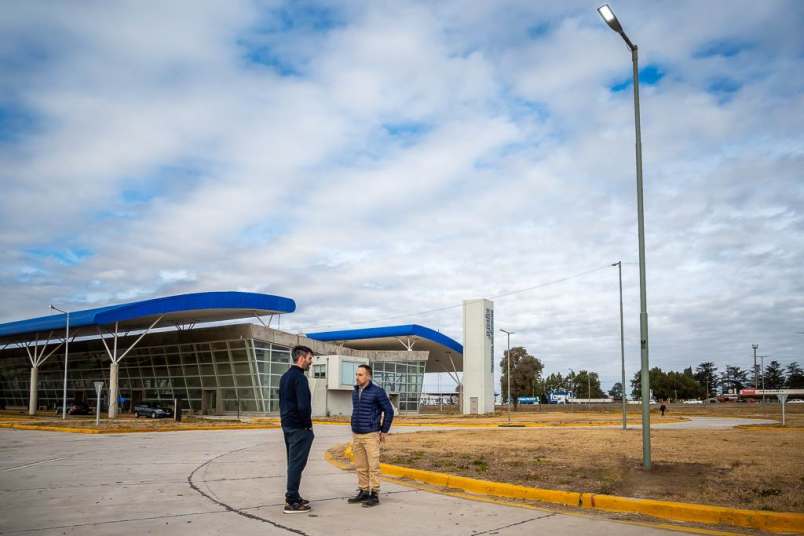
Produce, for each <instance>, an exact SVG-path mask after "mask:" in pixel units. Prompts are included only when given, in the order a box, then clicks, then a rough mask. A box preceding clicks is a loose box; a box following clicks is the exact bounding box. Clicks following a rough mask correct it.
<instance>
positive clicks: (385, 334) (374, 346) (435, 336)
mask: <svg viewBox="0 0 804 536" xmlns="http://www.w3.org/2000/svg"><path fill="white" fill-rule="evenodd" d="M306 336H307V337H308V338H310V339H314V340H317V341H323V342H339V343H343V345H344V346H347V347H350V348H355V349H358V350H402V349H403V348H404V347H403V346H402V345H401V344H400V342H399V340H398V339H400V338H402V337H414V338H416V339H417V341H416V344H415V346H414V348H413V349H414V350H427V351H429V352H430V357H429V358H428V360H427V372H447V371H453V370H463V345H462V344H461V343H459V342H458V341H456V340H455V339H452V338H450V337H447V336H446V335H444V334H443V333H439V332H438V331H435V330H432V329H430V328H427V327H424V326H420V325H419V324H406V325H403V326H384V327H379V328H365V329H348V330H342V331H322V332H318V333H307V334H306Z"/></svg>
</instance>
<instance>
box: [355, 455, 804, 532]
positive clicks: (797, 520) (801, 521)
mask: <svg viewBox="0 0 804 536" xmlns="http://www.w3.org/2000/svg"><path fill="white" fill-rule="evenodd" d="M344 455H345V456H346V457H347V458H349V459H352V458H353V453H352V448H351V446H347V447H346V448H345V449H344ZM380 469H381V471H382V472H383V474H386V475H389V476H395V477H398V478H408V479H411V480H416V481H418V482H424V483H426V484H431V485H435V486H441V487H445V488H458V489H461V490H464V491H466V492H469V493H475V494H478V495H488V496H494V497H506V498H510V499H526V500H534V501H540V502H546V503H552V504H562V505H565V506H577V507H579V508H588V509H595V510H603V511H606V512H619V513H630V514H642V515H646V516H651V517H655V518H659V519H667V520H671V521H686V522H692V523H702V524H706V525H727V526H733V527H744V528H750V529H756V530H762V531H766V532H776V533H794V534H798V533H802V532H804V514H797V513H793V512H764V511H760V510H742V509H738V508H726V507H723V506H710V505H705V504H693V503H680V502H672V501H658V500H653V499H635V498H631V497H617V496H614V495H598V494H595V493H579V492H574V491H562V490H549V489H541V488H532V487H529V486H520V485H517V484H506V483H502V482H492V481H489V480H480V479H476V478H469V477H464V476H455V475H449V474H446V473H437V472H435V471H425V470H422V469H413V468H410V467H402V466H399V465H391V464H387V463H381V464H380Z"/></svg>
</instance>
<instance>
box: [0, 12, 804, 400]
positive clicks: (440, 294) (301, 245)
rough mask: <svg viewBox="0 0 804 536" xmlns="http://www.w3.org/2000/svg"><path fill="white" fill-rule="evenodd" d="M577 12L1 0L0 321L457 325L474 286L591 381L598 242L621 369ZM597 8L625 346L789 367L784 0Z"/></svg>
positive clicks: (606, 197) (613, 274) (791, 66)
mask: <svg viewBox="0 0 804 536" xmlns="http://www.w3.org/2000/svg"><path fill="white" fill-rule="evenodd" d="M597 6H598V4H597V3H596V2H587V1H574V2H569V1H568V2H550V3H547V2H541V3H540V2H533V1H530V0H523V1H514V0H499V1H494V2H490V1H489V2H485V1H481V2H466V1H464V2H454V1H444V2H391V1H388V2H371V1H367V2H305V1H301V2H288V3H283V2H271V1H266V2H252V1H234V0H232V1H228V2H217V1H210V2H204V1H195V0H194V1H192V2H190V1H187V2H180V1H174V2H162V3H159V4H143V3H141V2H134V1H131V2H126V1H119V2H101V1H98V2H85V3H82V4H81V5H80V6H76V5H75V4H72V3H68V2H62V3H58V2H48V3H45V2H22V1H20V2H7V3H6V4H4V8H3V9H2V10H0V185H1V186H2V195H1V196H0V250H1V251H2V252H3V257H4V258H3V262H2V263H0V322H2V321H11V320H18V319H22V318H28V317H34V316H41V315H44V314H47V313H48V304H50V303H55V304H58V305H59V306H60V307H62V308H69V309H82V308H89V307H93V306H101V305H107V304H111V303H120V302H125V301H131V300H136V299H146V298H150V297H157V296H164V295H169V294H175V293H183V292H193V291H209V290H241V291H255V292H265V293H270V294H277V295H281V296H288V297H292V298H294V299H295V300H296V302H297V306H298V308H297V312H296V313H294V314H292V315H288V316H286V317H284V318H283V319H282V329H285V330H289V331H298V332H311V331H321V330H328V329H344V328H352V327H368V326H376V325H389V324H403V323H404V324H407V323H419V324H423V325H426V326H428V327H431V328H434V329H437V330H440V331H442V332H443V333H445V334H447V335H450V336H452V337H454V338H456V339H458V340H459V341H460V340H461V339H462V334H461V329H462V320H461V309H460V304H461V303H462V301H463V300H465V299H470V298H479V297H487V298H493V299H494V303H495V317H496V327H497V328H504V329H507V330H510V331H513V332H515V334H514V335H513V336H512V340H511V343H512V345H516V346H525V347H526V348H527V349H528V351H529V352H530V353H531V354H533V355H535V356H536V357H538V358H539V359H541V360H542V361H543V362H544V364H545V371H546V372H547V373H550V372H562V373H566V372H567V371H568V370H570V369H574V370H576V371H577V370H581V369H591V370H593V371H597V372H599V373H600V375H601V378H602V381H603V386H604V388H608V387H610V386H611V384H612V383H614V382H615V381H617V380H618V378H619V374H620V372H619V371H620V345H619V309H618V307H619V298H618V282H617V269H616V268H613V267H611V264H612V263H614V262H617V261H619V260H622V262H623V292H624V315H625V326H624V327H625V354H626V369H627V375H628V377H629V378H630V377H631V376H632V375H633V373H634V372H635V371H636V370H638V368H639V360H640V356H639V277H638V265H637V261H638V251H637V228H636V214H637V212H636V186H635V171H634V165H635V164H634V115H633V100H632V99H633V93H632V87H633V86H632V82H631V60H630V54H629V51H628V49H627V48H626V46H625V44H624V43H623V41H622V40H621V38H620V37H619V36H618V35H617V34H616V33H614V32H612V31H611V30H610V29H609V28H608V27H607V26H606V25H605V24H604V23H603V21H602V20H601V19H600V17H599V16H598V14H597V12H596V7H597ZM612 7H613V8H614V10H615V12H616V13H617V15H618V16H619V18H620V20H621V22H622V24H623V26H624V28H625V31H626V32H627V33H628V35H629V37H630V38H631V40H632V41H634V42H635V43H636V44H637V45H638V46H639V59H640V68H641V70H640V96H641V110H642V137H643V154H644V176H645V179H644V195H645V228H646V259H647V270H646V278H647V305H648V315H649V326H650V363H651V366H658V367H661V368H662V369H665V370H668V369H671V370H681V369H683V368H685V367H688V366H695V365H697V364H698V363H700V362H702V361H714V362H715V363H716V364H717V365H718V366H719V367H720V368H721V370H722V369H723V368H725V365H726V364H736V365H740V366H742V367H744V368H747V367H749V366H750V363H751V361H752V350H751V345H752V344H759V354H760V355H767V356H770V357H768V358H766V361H767V360H770V359H776V360H778V361H780V362H782V363H783V364H787V363H789V362H791V361H798V362H799V363H804V353H803V352H802V346H804V278H803V277H802V274H803V271H802V267H804V176H803V175H804V129H802V126H803V125H802V118H804V39H802V37H801V28H802V27H804V3H802V2H797V1H788V2H785V1H763V2H755V1H752V2H743V1H731V0H729V1H725V0H724V1H709V2H706V3H701V2H692V1H689V2H684V1H673V2H669V1H667V2H635V1H619V2H617V3H615V4H613V5H612ZM524 289H530V290H527V291H524ZM516 291H521V292H516ZM504 345H505V339H504V335H503V334H502V333H499V332H498V334H497V338H496V349H497V354H498V355H497V356H496V360H499V359H500V357H501V356H500V355H499V353H500V351H501V350H502V348H503V346H504ZM436 382H438V385H439V386H440V387H442V389H443V388H445V386H447V385H448V384H450V382H449V380H448V379H447V378H446V375H444V378H441V379H436V378H435V377H428V379H427V381H426V385H425V388H426V389H431V390H432V389H433V388H435V386H436Z"/></svg>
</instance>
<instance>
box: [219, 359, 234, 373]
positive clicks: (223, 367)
mask: <svg viewBox="0 0 804 536" xmlns="http://www.w3.org/2000/svg"><path fill="white" fill-rule="evenodd" d="M216 366H217V367H218V374H231V373H232V367H231V365H229V362H228V361H227V362H226V363H218V364H217V365H216Z"/></svg>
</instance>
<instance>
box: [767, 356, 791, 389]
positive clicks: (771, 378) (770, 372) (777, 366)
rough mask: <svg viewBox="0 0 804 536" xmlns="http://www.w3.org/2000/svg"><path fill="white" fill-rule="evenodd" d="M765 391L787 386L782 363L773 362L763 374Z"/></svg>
mask: <svg viewBox="0 0 804 536" xmlns="http://www.w3.org/2000/svg"><path fill="white" fill-rule="evenodd" d="M762 376H763V377H764V379H765V383H764V385H765V389H781V388H782V387H784V385H785V377H784V370H783V369H782V365H781V363H779V362H778V361H775V360H774V361H771V362H770V363H768V366H767V367H765V370H764V371H763V373H762Z"/></svg>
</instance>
